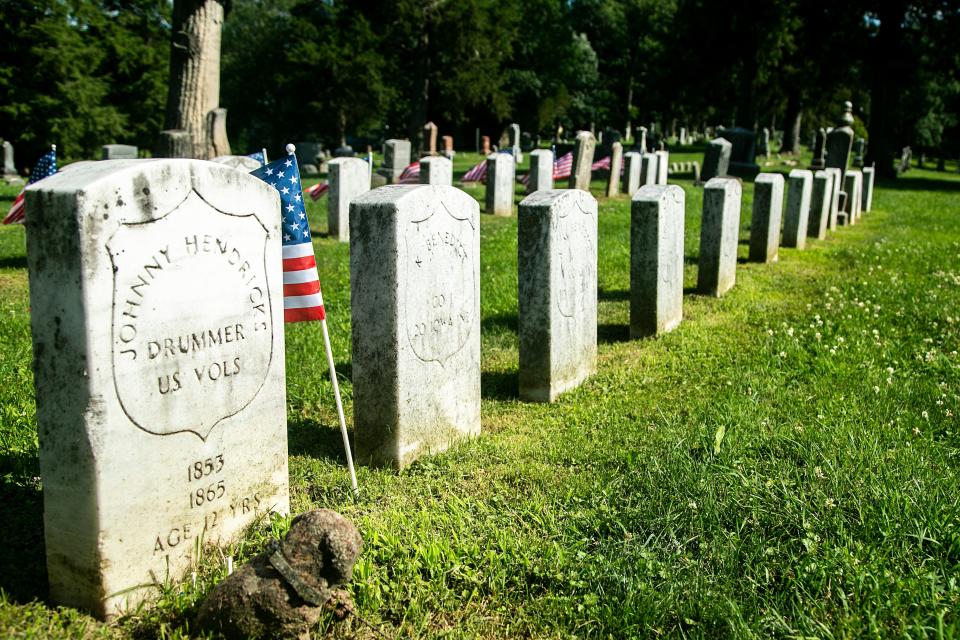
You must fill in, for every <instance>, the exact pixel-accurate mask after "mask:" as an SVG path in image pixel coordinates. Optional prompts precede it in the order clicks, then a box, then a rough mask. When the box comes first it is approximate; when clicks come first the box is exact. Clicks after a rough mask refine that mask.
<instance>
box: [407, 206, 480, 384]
mask: <svg viewBox="0 0 960 640" xmlns="http://www.w3.org/2000/svg"><path fill="white" fill-rule="evenodd" d="M403 233H404V247H405V250H404V258H403V260H404V262H405V270H406V281H405V282H404V287H403V288H404V291H405V296H404V302H405V304H404V315H405V323H406V332H407V339H408V341H409V343H410V346H411V348H412V349H413V352H414V353H415V354H416V356H417V357H418V358H419V359H420V360H423V361H424V362H438V363H440V365H441V366H442V365H443V364H444V362H446V361H447V360H448V359H449V358H450V357H451V356H452V355H454V354H455V353H457V352H458V351H460V350H461V349H462V348H463V347H464V345H465V344H466V343H467V339H468V338H469V337H470V331H471V327H472V325H473V319H472V316H473V313H474V309H476V302H477V300H476V296H477V293H476V282H475V279H476V274H475V272H474V269H473V267H472V257H471V255H470V253H471V252H472V251H473V246H472V242H471V239H472V238H473V234H474V227H473V222H472V221H471V219H470V218H469V217H464V218H457V217H456V216H454V215H453V213H451V212H450V211H449V210H448V209H447V208H446V207H445V206H443V203H442V202H441V203H439V204H438V205H434V204H433V203H429V204H428V206H426V207H424V211H423V214H422V215H420V216H417V217H416V218H415V219H413V220H411V221H410V222H408V223H407V224H406V225H405V228H404V232H403Z"/></svg>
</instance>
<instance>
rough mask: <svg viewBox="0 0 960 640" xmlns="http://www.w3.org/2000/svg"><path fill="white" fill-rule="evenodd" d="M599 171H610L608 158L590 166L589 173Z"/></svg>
mask: <svg viewBox="0 0 960 640" xmlns="http://www.w3.org/2000/svg"><path fill="white" fill-rule="evenodd" d="M600 169H610V156H607V157H606V158H600V159H599V160H597V161H596V162H594V163H593V164H592V165H591V166H590V170H591V171H599V170H600Z"/></svg>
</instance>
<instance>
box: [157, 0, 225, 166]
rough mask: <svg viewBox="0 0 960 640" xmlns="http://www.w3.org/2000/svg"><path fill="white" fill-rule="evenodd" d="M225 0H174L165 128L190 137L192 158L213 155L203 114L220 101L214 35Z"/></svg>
mask: <svg viewBox="0 0 960 640" xmlns="http://www.w3.org/2000/svg"><path fill="white" fill-rule="evenodd" d="M227 2H228V0H175V2H174V5H173V29H172V34H171V38H170V85H169V92H168V94H167V114H166V129H180V130H183V131H186V132H188V133H189V134H190V136H191V138H192V147H193V152H192V156H193V157H194V158H201V159H209V158H211V157H213V155H212V154H213V153H214V149H213V144H212V132H211V131H208V130H207V114H208V113H209V112H210V111H211V110H213V109H216V108H217V107H218V106H219V103H220V33H221V29H222V27H223V19H224V14H225V10H226V6H225V5H226V4H227Z"/></svg>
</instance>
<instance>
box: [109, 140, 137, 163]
mask: <svg viewBox="0 0 960 640" xmlns="http://www.w3.org/2000/svg"><path fill="white" fill-rule="evenodd" d="M137 157H138V149H137V148H136V147H135V146H133V145H130V144H105V145H103V148H102V149H101V158H100V159H101V160H136V159H137Z"/></svg>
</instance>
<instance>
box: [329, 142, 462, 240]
mask: <svg viewBox="0 0 960 640" xmlns="http://www.w3.org/2000/svg"><path fill="white" fill-rule="evenodd" d="M448 162H449V161H448ZM327 166H328V168H329V174H328V176H327V177H328V180H329V183H330V194H329V196H330V199H329V201H328V203H327V231H328V233H329V235H330V237H331V238H336V239H337V240H339V241H340V242H350V201H351V200H353V199H354V198H356V197H357V196H359V195H362V194H364V193H366V192H367V191H370V165H368V164H367V161H366V160H362V159H360V158H334V159H333V160H331V161H330V162H329V163H327Z"/></svg>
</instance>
